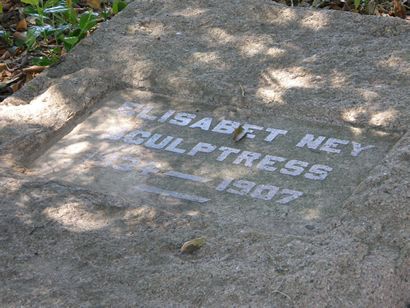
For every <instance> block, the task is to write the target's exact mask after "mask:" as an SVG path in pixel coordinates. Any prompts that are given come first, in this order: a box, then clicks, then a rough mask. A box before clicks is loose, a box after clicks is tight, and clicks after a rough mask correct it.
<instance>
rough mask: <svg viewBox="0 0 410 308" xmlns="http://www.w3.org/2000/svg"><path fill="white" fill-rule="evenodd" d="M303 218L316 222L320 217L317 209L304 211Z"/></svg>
mask: <svg viewBox="0 0 410 308" xmlns="http://www.w3.org/2000/svg"><path fill="white" fill-rule="evenodd" d="M304 214H305V216H304V218H305V219H306V220H316V219H319V218H320V217H321V214H320V209H318V208H311V209H307V210H305V211H304Z"/></svg>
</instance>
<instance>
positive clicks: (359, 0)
mask: <svg viewBox="0 0 410 308" xmlns="http://www.w3.org/2000/svg"><path fill="white" fill-rule="evenodd" d="M353 3H354V7H355V9H356V10H357V9H359V7H360V4H361V3H362V0H353Z"/></svg>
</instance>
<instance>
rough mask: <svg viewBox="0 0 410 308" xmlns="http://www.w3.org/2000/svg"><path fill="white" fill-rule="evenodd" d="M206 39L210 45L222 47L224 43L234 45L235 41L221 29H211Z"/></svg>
mask: <svg viewBox="0 0 410 308" xmlns="http://www.w3.org/2000/svg"><path fill="white" fill-rule="evenodd" d="M208 39H209V41H210V43H211V42H212V43H214V44H215V43H216V44H217V45H222V44H226V43H234V42H236V41H237V38H236V36H235V35H231V34H229V33H228V32H226V30H225V29H222V28H211V29H209V30H208Z"/></svg>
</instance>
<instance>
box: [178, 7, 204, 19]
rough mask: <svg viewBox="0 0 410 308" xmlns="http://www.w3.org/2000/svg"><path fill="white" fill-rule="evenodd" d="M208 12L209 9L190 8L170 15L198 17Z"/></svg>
mask: <svg viewBox="0 0 410 308" xmlns="http://www.w3.org/2000/svg"><path fill="white" fill-rule="evenodd" d="M207 11H208V10H207V9H201V8H189V9H184V10H179V11H175V12H172V13H171V14H170V15H171V16H184V17H197V16H200V15H202V14H205V13H206V12H207Z"/></svg>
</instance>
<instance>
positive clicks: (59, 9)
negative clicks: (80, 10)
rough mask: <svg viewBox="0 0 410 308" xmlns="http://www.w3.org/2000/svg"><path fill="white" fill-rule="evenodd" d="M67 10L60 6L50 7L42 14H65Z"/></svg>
mask: <svg viewBox="0 0 410 308" xmlns="http://www.w3.org/2000/svg"><path fill="white" fill-rule="evenodd" d="M67 11H68V8H67V7H65V6H62V5H57V6H52V7H49V8H47V9H45V10H44V14H56V13H65V12H67Z"/></svg>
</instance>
